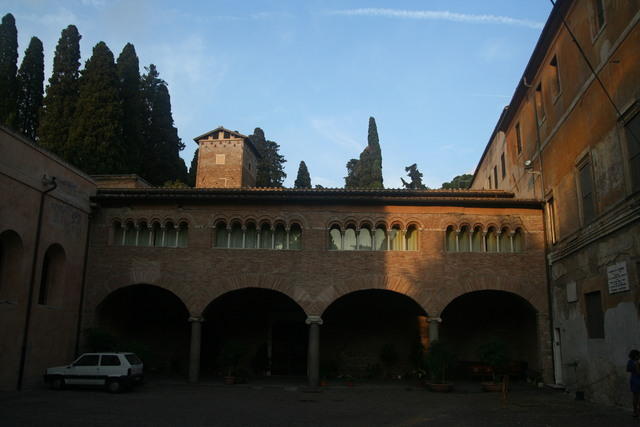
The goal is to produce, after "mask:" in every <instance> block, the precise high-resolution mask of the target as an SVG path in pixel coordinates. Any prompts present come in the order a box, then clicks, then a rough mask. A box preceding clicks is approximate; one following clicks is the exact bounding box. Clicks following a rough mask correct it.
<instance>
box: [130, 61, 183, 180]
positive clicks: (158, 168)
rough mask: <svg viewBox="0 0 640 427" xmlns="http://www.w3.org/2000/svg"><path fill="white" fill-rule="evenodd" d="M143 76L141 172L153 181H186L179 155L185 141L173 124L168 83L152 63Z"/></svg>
mask: <svg viewBox="0 0 640 427" xmlns="http://www.w3.org/2000/svg"><path fill="white" fill-rule="evenodd" d="M146 70H147V73H146V74H145V75H144V76H143V77H142V98H143V109H144V110H143V117H144V119H143V122H144V125H143V126H144V128H143V135H144V143H143V156H144V157H145V161H144V162H143V167H142V172H141V173H142V176H143V177H144V178H145V179H146V180H147V181H149V182H150V183H152V184H154V185H162V184H164V183H165V182H169V181H176V180H177V181H181V182H187V181H188V176H187V167H186V165H185V163H184V160H182V159H181V158H180V155H179V153H180V151H181V150H182V149H184V144H183V143H182V141H181V140H180V138H179V137H178V130H177V129H176V128H175V127H174V126H173V115H172V113H171V97H170V96H169V90H168V89H167V83H166V82H165V81H164V80H162V79H161V78H160V77H159V73H158V70H157V69H156V66H155V65H153V64H151V65H150V66H149V67H148V68H147V69H146Z"/></svg>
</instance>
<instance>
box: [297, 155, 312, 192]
mask: <svg viewBox="0 0 640 427" xmlns="http://www.w3.org/2000/svg"><path fill="white" fill-rule="evenodd" d="M293 186H294V188H311V177H310V176H309V169H307V165H306V163H305V162H304V161H302V162H300V166H298V176H297V178H296V182H295V183H294V184H293Z"/></svg>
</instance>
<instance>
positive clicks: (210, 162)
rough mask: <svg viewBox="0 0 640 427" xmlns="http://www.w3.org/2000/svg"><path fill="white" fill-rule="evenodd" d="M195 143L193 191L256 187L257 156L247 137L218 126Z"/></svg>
mask: <svg viewBox="0 0 640 427" xmlns="http://www.w3.org/2000/svg"><path fill="white" fill-rule="evenodd" d="M194 141H196V142H197V143H198V146H199V147H198V173H197V175H196V188H240V187H255V185H256V171H257V164H258V159H259V158H260V154H258V151H257V150H256V147H255V146H254V145H253V144H252V143H251V141H249V138H248V137H247V136H245V135H242V134H241V133H238V132H235V131H232V130H229V129H225V128H224V127H222V126H220V127H218V128H216V129H214V130H212V131H209V132H207V133H205V134H204V135H200V136H199V137H197V138H194Z"/></svg>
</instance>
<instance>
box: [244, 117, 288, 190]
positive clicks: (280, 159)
mask: <svg viewBox="0 0 640 427" xmlns="http://www.w3.org/2000/svg"><path fill="white" fill-rule="evenodd" d="M249 140H250V141H251V142H252V143H253V145H254V146H255V147H256V149H257V150H258V153H260V156H261V157H262V158H261V159H260V160H258V168H257V171H256V187H282V183H283V182H284V179H285V178H286V177H287V174H286V173H285V172H284V163H285V162H286V160H285V158H284V156H282V155H280V153H279V152H278V150H280V146H279V145H278V144H277V143H276V142H274V141H269V140H267V139H266V138H265V136H264V131H263V130H262V129H260V128H255V130H254V131H253V135H249Z"/></svg>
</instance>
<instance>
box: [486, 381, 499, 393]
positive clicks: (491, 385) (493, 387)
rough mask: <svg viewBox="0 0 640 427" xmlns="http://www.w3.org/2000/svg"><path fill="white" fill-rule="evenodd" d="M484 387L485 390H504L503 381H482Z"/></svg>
mask: <svg viewBox="0 0 640 427" xmlns="http://www.w3.org/2000/svg"><path fill="white" fill-rule="evenodd" d="M482 389H483V390H484V391H493V392H495V391H502V383H493V382H487V383H482Z"/></svg>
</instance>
